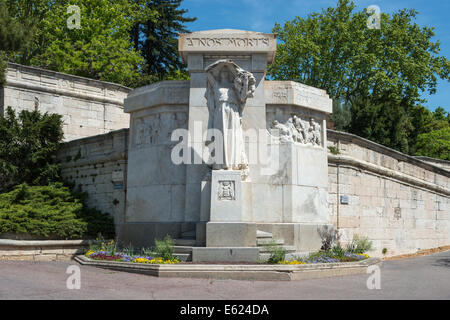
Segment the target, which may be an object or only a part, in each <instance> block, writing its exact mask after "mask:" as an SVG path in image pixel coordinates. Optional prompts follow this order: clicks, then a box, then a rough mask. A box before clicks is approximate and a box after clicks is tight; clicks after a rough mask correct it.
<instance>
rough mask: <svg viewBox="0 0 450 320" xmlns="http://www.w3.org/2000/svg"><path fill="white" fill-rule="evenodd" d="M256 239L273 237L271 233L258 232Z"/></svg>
mask: <svg viewBox="0 0 450 320" xmlns="http://www.w3.org/2000/svg"><path fill="white" fill-rule="evenodd" d="M256 238H258V239H272V238H273V235H272V234H271V233H269V232H265V231H260V230H258V231H256Z"/></svg>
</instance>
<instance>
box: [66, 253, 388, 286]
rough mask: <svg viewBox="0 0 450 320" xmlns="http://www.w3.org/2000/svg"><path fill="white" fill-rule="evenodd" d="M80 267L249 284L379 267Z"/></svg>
mask: <svg viewBox="0 0 450 320" xmlns="http://www.w3.org/2000/svg"><path fill="white" fill-rule="evenodd" d="M75 261H77V262H78V263H80V264H81V265H83V266H92V267H99V268H104V269H110V270H116V271H122V272H131V273H140V274H146V275H151V276H155V277H166V278H167V277H175V278H206V279H222V280H225V279H229V280H251V281H292V280H303V279H314V278H326V277H334V276H345V275H352V274H364V273H367V268H368V267H369V266H373V265H381V263H382V262H381V260H380V259H378V258H369V259H367V260H363V261H358V262H346V263H318V264H304V265H263V264H255V265H239V264H227V265H225V264H223V265H221V264H217V265H213V264H174V265H151V264H138V263H129V262H114V261H97V260H92V259H89V258H88V257H86V256H84V255H83V256H76V257H75Z"/></svg>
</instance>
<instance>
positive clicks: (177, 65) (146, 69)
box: [131, 0, 197, 81]
mask: <svg viewBox="0 0 450 320" xmlns="http://www.w3.org/2000/svg"><path fill="white" fill-rule="evenodd" d="M135 1H138V2H140V3H141V5H142V6H144V7H146V8H151V9H152V10H155V11H156V12H157V13H158V16H157V19H152V20H148V21H141V22H139V23H136V25H135V26H134V28H133V30H132V32H131V37H132V39H133V43H134V47H135V49H136V50H138V51H140V52H141V55H142V56H143V57H144V59H145V65H144V66H143V69H142V73H143V75H144V76H147V77H144V79H143V80H144V81H159V80H163V79H165V78H167V77H168V76H170V75H171V74H173V73H175V72H177V71H180V70H182V69H183V64H182V62H181V60H180V58H179V55H178V40H177V38H178V34H179V33H187V32H188V31H187V30H186V28H185V26H184V24H185V23H187V22H193V21H195V20H196V19H197V18H189V17H186V16H185V15H186V13H187V12H188V11H187V10H185V9H180V5H181V3H182V0H151V1H142V0H135Z"/></svg>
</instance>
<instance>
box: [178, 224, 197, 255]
mask: <svg viewBox="0 0 450 320" xmlns="http://www.w3.org/2000/svg"><path fill="white" fill-rule="evenodd" d="M174 242H175V246H174V254H175V256H176V257H177V258H178V259H180V260H181V261H185V262H189V261H192V247H195V246H196V244H197V241H196V233H195V230H193V231H187V232H183V233H182V234H181V238H180V239H175V240H174Z"/></svg>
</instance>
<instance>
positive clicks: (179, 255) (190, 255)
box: [174, 253, 192, 262]
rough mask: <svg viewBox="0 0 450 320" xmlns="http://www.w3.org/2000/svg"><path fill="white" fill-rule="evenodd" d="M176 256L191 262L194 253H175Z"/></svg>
mask: <svg viewBox="0 0 450 320" xmlns="http://www.w3.org/2000/svg"><path fill="white" fill-rule="evenodd" d="M174 256H175V257H176V258H178V260H180V261H181V262H190V261H192V254H188V253H175V254H174Z"/></svg>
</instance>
